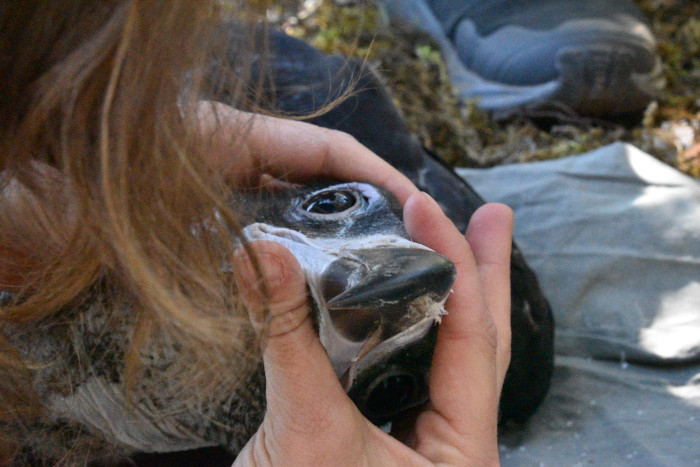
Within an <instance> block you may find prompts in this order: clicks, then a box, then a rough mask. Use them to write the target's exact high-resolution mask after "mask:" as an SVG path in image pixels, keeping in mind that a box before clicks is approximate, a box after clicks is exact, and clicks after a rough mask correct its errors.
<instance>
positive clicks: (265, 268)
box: [236, 252, 284, 289]
mask: <svg viewBox="0 0 700 467" xmlns="http://www.w3.org/2000/svg"><path fill="white" fill-rule="evenodd" d="M255 258H256V259H257V260H258V265H259V266H260V272H261V274H262V280H263V281H264V282H265V285H266V286H267V288H268V289H270V288H272V287H276V286H278V285H279V284H280V283H282V280H283V279H284V264H283V263H282V260H281V259H280V258H279V256H277V255H273V254H270V253H258V254H256V255H255ZM236 264H238V267H239V268H240V269H239V270H238V273H237V274H236V275H237V276H238V278H239V279H240V280H241V282H242V283H243V285H245V286H246V287H248V288H250V289H252V288H257V286H258V284H259V282H260V277H259V276H258V272H257V271H256V270H255V267H254V265H253V262H252V261H251V259H250V257H249V256H248V254H247V253H246V252H242V253H238V252H237V253H236Z"/></svg>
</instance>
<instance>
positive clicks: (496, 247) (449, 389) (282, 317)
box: [234, 193, 513, 466]
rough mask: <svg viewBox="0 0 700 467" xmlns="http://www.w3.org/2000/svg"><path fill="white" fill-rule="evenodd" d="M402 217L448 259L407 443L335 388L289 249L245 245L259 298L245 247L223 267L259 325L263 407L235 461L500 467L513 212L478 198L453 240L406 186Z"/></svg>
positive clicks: (447, 225) (436, 212)
mask: <svg viewBox="0 0 700 467" xmlns="http://www.w3.org/2000/svg"><path fill="white" fill-rule="evenodd" d="M404 219H405V223H406V227H407V230H408V232H409V234H410V235H411V236H412V237H413V238H414V239H415V240H416V241H419V242H422V243H424V244H426V245H427V246H429V247H431V248H433V249H435V250H436V251H438V252H440V253H442V254H444V255H445V256H447V257H449V258H450V259H451V260H452V261H453V262H454V263H455V265H456V267H457V280H456V282H455V285H454V288H453V293H452V294H451V296H450V297H449V299H448V301H447V303H446V308H447V310H448V315H447V316H445V317H444V319H443V321H442V323H441V324H440V328H439V331H438V340H437V344H436V348H435V353H434V357H433V362H432V367H431V374H430V399H431V402H430V403H429V404H428V406H427V407H426V408H425V409H424V410H423V411H422V412H421V413H420V415H419V416H418V418H417V419H416V422H415V425H414V427H413V432H412V433H411V436H410V438H409V443H408V444H403V443H401V442H400V441H398V440H397V439H395V438H393V437H391V436H390V435H388V434H386V433H384V432H383V431H381V430H380V429H379V428H377V427H375V426H374V425H372V424H371V423H370V422H369V421H368V420H367V419H365V418H364V417H363V416H362V415H361V414H360V412H359V411H358V410H357V408H356V407H355V406H354V404H353V403H352V401H351V400H350V399H349V398H348V397H347V395H346V394H345V392H344V391H343V389H342V387H341V385H340V383H339V382H338V379H337V377H336V376H335V373H334V372H333V368H332V367H331V364H330V362H329V360H328V358H327V355H326V353H325V350H324V349H323V347H322V345H321V343H320V341H319V339H318V337H317V336H316V334H315V332H314V330H313V328H312V321H311V318H310V315H309V313H310V310H309V307H308V305H307V292H306V283H305V280H304V276H303V273H302V271H301V268H300V266H299V264H298V262H297V261H296V259H295V258H294V256H293V255H292V254H291V253H290V252H289V251H288V250H286V249H285V248H284V247H282V246H281V245H278V244H276V243H272V242H255V243H253V244H252V246H253V249H254V251H255V253H256V256H257V258H258V261H259V264H260V266H261V269H262V275H263V279H262V280H264V281H266V286H267V290H268V291H270V292H269V295H268V296H267V297H266V298H267V300H265V299H264V298H263V297H262V295H261V294H260V292H259V285H260V284H258V283H256V279H255V277H256V274H255V272H254V269H253V266H252V265H251V262H250V260H249V259H248V258H247V257H246V255H245V253H243V252H241V253H240V254H239V255H238V256H237V257H236V258H235V260H234V263H235V264H236V267H235V268H234V269H235V270H236V280H237V281H238V282H239V284H240V285H241V288H242V291H243V299H244V301H245V302H246V304H247V306H248V309H249V312H250V315H251V320H252V321H253V323H254V326H255V327H256V329H258V330H261V329H263V328H264V329H265V333H264V335H263V336H262V339H261V342H262V344H261V345H262V349H263V362H264V365H265V377H266V384H267V386H266V398H267V412H266V415H265V418H264V421H263V423H262V425H261V426H260V428H259V430H258V431H257V433H256V434H255V435H254V436H253V438H251V440H250V441H249V442H248V444H247V445H246V446H245V447H244V449H243V451H242V452H241V453H240V454H239V456H238V458H237V459H236V461H235V463H234V466H244V465H245V466H272V465H334V466H342V465H347V466H356V465H377V466H392V465H397V466H398V465H400V466H406V465H443V466H447V465H455V466H456V465H459V466H466V465H478V466H486V465H498V464H499V459H498V444H497V414H498V400H499V396H500V392H501V388H502V385H503V380H504V378H505V373H506V370H507V368H508V364H509V362H510V266H509V261H510V249H511V236H512V222H513V217H512V211H511V210H510V208H508V207H507V206H504V205H500V204H488V205H485V206H483V207H481V208H480V209H479V210H478V211H477V212H476V213H475V214H474V216H473V217H472V220H471V222H470V224H469V228H468V230H467V233H466V235H465V236H462V235H461V234H460V233H459V231H458V230H457V229H456V228H455V227H454V225H453V224H452V223H451V222H450V221H449V219H447V218H446V217H445V215H444V214H443V213H442V210H441V209H440V207H439V206H438V205H437V203H436V202H435V201H434V200H432V199H431V198H430V197H428V196H427V195H425V194H423V193H416V194H413V195H410V196H409V197H408V199H407V200H406V203H405V206H404ZM465 237H466V238H465ZM265 309H266V310H267V314H265V313H264V311H263V310H265ZM263 315H264V316H265V318H263ZM263 320H264V321H263ZM263 324H264V327H263Z"/></svg>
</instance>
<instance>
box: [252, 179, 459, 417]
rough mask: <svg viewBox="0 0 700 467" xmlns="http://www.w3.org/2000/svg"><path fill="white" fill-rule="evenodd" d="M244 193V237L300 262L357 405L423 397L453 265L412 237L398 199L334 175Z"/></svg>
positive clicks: (401, 403) (372, 410)
mask: <svg viewBox="0 0 700 467" xmlns="http://www.w3.org/2000/svg"><path fill="white" fill-rule="evenodd" d="M242 201H243V202H242V203H241V204H243V205H245V206H247V210H248V214H247V217H249V220H250V221H251V222H250V223H249V225H247V226H246V227H245V228H244V236H245V238H246V239H247V240H248V241H255V240H268V241H274V242H277V243H280V244H282V245H284V246H285V247H286V248H288V249H289V250H290V251H291V252H292V253H293V254H294V255H295V257H296V258H297V260H298V261H299V263H300V264H301V266H302V269H303V270H304V273H305V275H306V280H307V283H308V286H309V292H310V295H311V297H312V298H313V304H314V305H315V306H314V316H313V317H314V322H315V324H316V327H317V331H318V334H319V337H320V339H321V343H322V344H323V346H324V347H325V349H326V351H327V352H328V356H329V358H330V361H331V363H332V365H333V368H334V369H335V372H336V374H337V376H338V378H339V379H340V381H341V383H342V385H343V386H344V388H345V390H346V391H347V392H348V393H349V394H350V396H351V397H352V398H353V400H354V401H355V403H356V404H357V405H358V407H359V408H360V410H361V411H362V412H363V413H364V414H365V415H366V416H368V417H369V418H370V419H373V420H377V421H379V420H383V419H387V418H389V417H391V416H393V415H395V414H397V413H399V412H401V411H403V410H405V409H407V408H411V407H414V406H416V405H419V404H421V403H423V402H425V401H426V400H427V397H428V390H427V388H428V386H427V374H428V369H429V367H430V361H431V357H432V348H433V344H434V332H433V331H434V329H433V328H434V325H435V323H436V322H438V321H439V320H440V317H441V315H442V314H443V313H444V308H443V303H444V302H445V300H446V298H447V295H448V294H449V291H450V288H451V286H452V284H453V282H454V280H455V274H456V272H455V267H454V265H453V264H452V262H451V261H450V260H448V259H447V258H445V257H444V256H442V255H440V254H438V253H436V252H434V251H432V250H430V249H429V248H427V247H425V246H423V245H420V244H418V243H415V242H413V241H411V240H410V239H409V238H408V235H407V233H406V230H405V229H404V226H403V221H402V210H401V206H400V204H399V203H398V202H397V201H396V199H395V198H394V197H393V196H392V195H391V194H390V193H388V192H386V191H385V190H382V189H380V188H378V187H375V186H372V185H368V184H364V183H341V184H337V183H336V184H323V185H316V186H311V187H299V186H294V187H287V188H282V189H277V190H275V191H273V192H271V193H265V192H263V193H256V194H255V195H250V196H249V197H248V198H247V199H245V200H242Z"/></svg>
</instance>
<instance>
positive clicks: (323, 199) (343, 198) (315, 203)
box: [301, 190, 357, 215]
mask: <svg viewBox="0 0 700 467" xmlns="http://www.w3.org/2000/svg"><path fill="white" fill-rule="evenodd" d="M356 204H357V198H356V197H355V195H354V194H353V193H351V192H349V191H347V190H329V191H323V192H321V193H316V194H315V195H313V196H312V197H310V198H309V199H307V200H306V201H304V203H303V204H302V205H301V207H302V209H303V210H304V211H306V212H310V213H313V214H322V215H323V214H326V215H327V214H338V213H341V212H344V211H347V210H348V209H351V208H352V207H354V206H355V205H356Z"/></svg>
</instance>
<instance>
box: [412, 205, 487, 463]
mask: <svg viewBox="0 0 700 467" xmlns="http://www.w3.org/2000/svg"><path fill="white" fill-rule="evenodd" d="M404 219H405V223H406V228H407V230H408V232H409V234H410V235H411V236H412V237H413V238H414V239H415V240H417V241H419V242H421V243H424V244H425V245H427V246H429V247H431V248H433V249H434V250H436V251H438V252H439V253H442V254H444V255H445V256H447V257H448V258H450V259H451V260H452V261H453V262H454V263H455V266H456V268H457V280H456V282H455V285H454V289H453V293H452V295H451V296H450V298H449V299H448V301H447V303H446V308H447V310H448V315H447V316H445V317H444V318H443V321H442V324H441V325H440V329H439V331H438V341H437V344H436V347H435V354H434V358H433V364H432V367H431V375H430V398H431V404H432V408H433V410H432V411H429V412H426V413H424V414H423V415H421V417H420V418H419V420H418V425H417V427H416V436H417V439H416V443H417V445H416V446H417V449H420V450H422V451H423V452H424V453H425V455H426V456H427V457H429V458H434V457H435V456H440V455H442V454H437V453H438V452H441V451H442V450H441V449H440V448H441V446H442V445H443V442H444V440H443V439H442V438H441V437H440V436H439V435H435V433H443V434H444V433H447V432H450V430H454V432H456V433H457V434H458V436H457V437H455V438H454V440H453V442H454V443H455V445H457V446H460V447H461V448H462V450H463V452H473V453H477V454H478V453H486V454H485V455H486V456H490V457H489V458H492V457H493V456H496V458H497V444H496V436H497V433H496V428H497V423H496V413H497V410H498V388H497V385H498V384H497V371H496V345H497V338H496V333H497V331H496V327H495V322H494V320H493V318H492V316H491V315H490V313H489V311H488V308H487V304H486V299H485V297H484V295H483V294H482V291H481V284H480V279H479V271H478V269H477V264H476V261H475V259H474V256H473V255H472V252H471V249H470V248H469V245H468V243H467V242H466V240H465V238H464V237H463V236H462V234H461V233H460V232H459V231H458V230H457V228H456V227H455V226H454V224H452V222H450V221H449V220H448V219H447V218H446V217H445V216H444V214H443V213H442V210H441V209H440V207H439V206H438V205H437V203H435V201H433V200H432V199H430V198H429V197H427V196H422V195H417V196H411V197H410V198H409V199H408V201H407V202H406V206H405V208H404ZM445 424H446V425H445ZM448 428H449V429H448ZM479 455H480V454H479Z"/></svg>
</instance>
